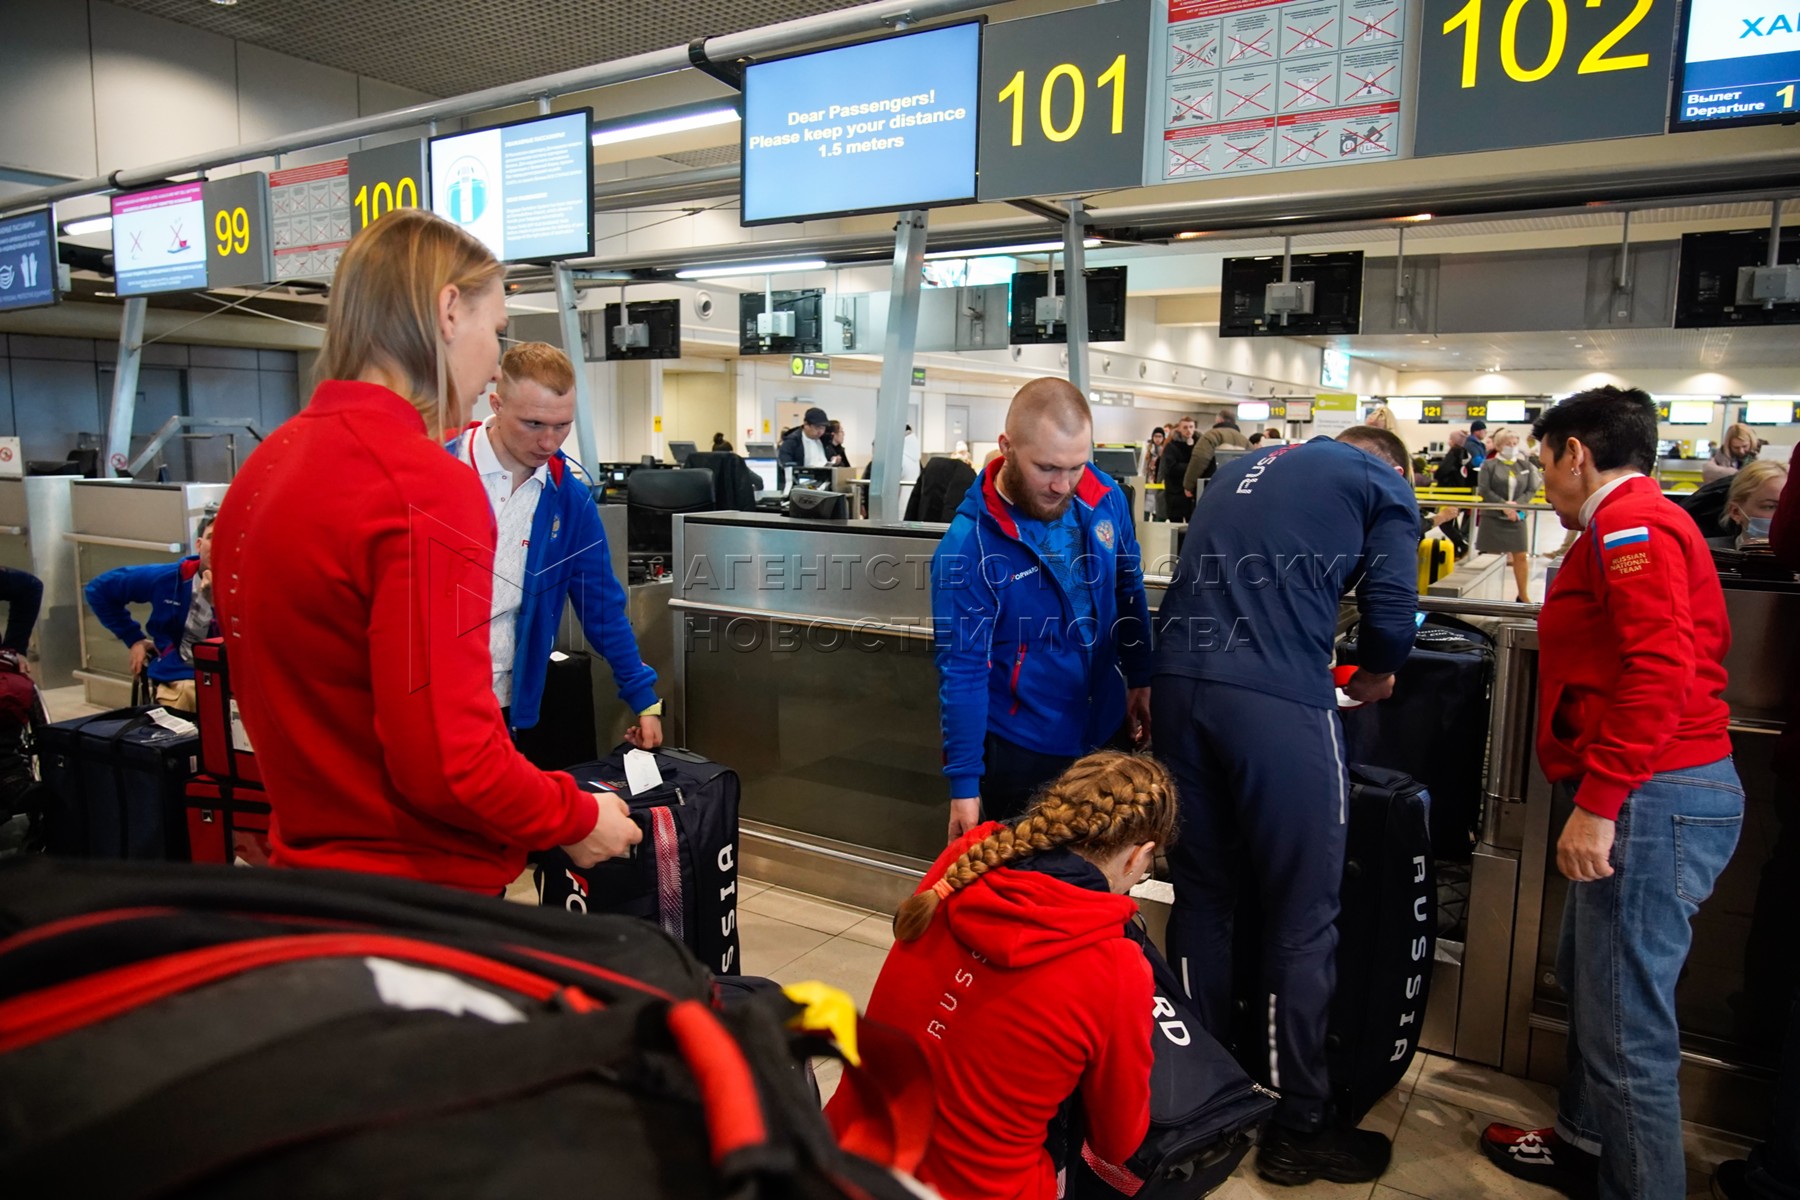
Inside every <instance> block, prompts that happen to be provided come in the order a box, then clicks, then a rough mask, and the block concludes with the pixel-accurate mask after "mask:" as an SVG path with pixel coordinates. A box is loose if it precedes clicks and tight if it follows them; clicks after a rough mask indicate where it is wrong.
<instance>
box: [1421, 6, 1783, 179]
mask: <svg viewBox="0 0 1800 1200" xmlns="http://www.w3.org/2000/svg"><path fill="white" fill-rule="evenodd" d="M1771 2H1772V0H1771ZM1676 3H1677V0H1424V4H1425V23H1424V35H1423V37H1424V46H1423V48H1422V49H1421V52H1420V61H1419V123H1418V129H1417V133H1416V134H1415V136H1414V142H1413V153H1415V154H1417V155H1419V156H1421V157H1426V156H1430V155H1435V154H1464V153H1468V152H1471V151H1476V150H1504V149H1507V148H1509V147H1514V146H1543V145H1549V144H1551V143H1555V142H1581V141H1588V140H1591V139H1595V138H1615V137H1635V136H1638V135H1640V134H1652V133H1661V132H1662V131H1663V116H1664V113H1665V111H1666V109H1667V104H1666V102H1665V97H1666V96H1667V94H1668V86H1669V67H1670V49H1671V46H1672V44H1673V42H1674V40H1675V37H1674V33H1675V8H1676Z"/></svg>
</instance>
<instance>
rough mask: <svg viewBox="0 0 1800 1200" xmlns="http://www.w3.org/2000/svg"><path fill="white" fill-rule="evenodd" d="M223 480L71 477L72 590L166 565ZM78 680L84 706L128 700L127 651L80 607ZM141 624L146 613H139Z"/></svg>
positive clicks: (214, 501) (189, 541) (189, 537)
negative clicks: (123, 572) (133, 569)
mask: <svg viewBox="0 0 1800 1200" xmlns="http://www.w3.org/2000/svg"><path fill="white" fill-rule="evenodd" d="M225 488H226V485H225V484H222V483H138V482H135V481H133V480H129V479H118V480H113V479H78V480H75V481H74V482H73V483H72V484H71V485H70V489H69V510H70V530H69V532H68V534H67V535H65V536H66V540H68V541H70V542H72V543H73V544H74V546H75V585H76V587H77V588H84V587H86V586H87V584H88V583H89V582H90V581H91V580H93V579H94V578H96V577H97V576H99V575H102V574H104V573H105V572H107V571H110V570H112V569H113V568H115V567H124V566H137V565H141V564H145V563H161V562H173V561H175V560H176V559H178V558H181V557H182V556H183V555H185V554H186V553H188V551H189V550H190V548H191V547H192V546H193V544H194V532H195V530H197V529H198V528H199V525H200V519H201V517H202V516H204V515H205V513H206V510H207V509H208V508H211V507H215V506H216V505H218V503H219V502H220V501H221V500H223V499H224V498H225ZM81 614H82V616H81V621H80V626H79V628H80V633H81V637H80V643H81V666H80V668H79V670H78V672H77V675H78V677H79V678H80V679H81V681H82V683H83V684H84V685H85V686H86V688H87V701H88V703H89V704H95V705H99V706H101V707H104V708H118V707H121V706H123V705H125V704H128V703H130V701H131V675H130V652H129V651H128V650H127V649H126V647H125V646H124V645H123V644H121V643H120V641H119V639H118V638H116V637H114V636H113V635H112V634H111V633H109V632H108V631H107V629H106V627H105V626H103V625H101V624H100V622H99V621H98V620H97V619H96V618H95V617H94V614H93V612H92V611H91V610H89V609H88V607H87V606H86V604H83V605H82V606H81ZM137 615H138V619H139V621H140V623H141V622H142V620H143V618H144V616H145V614H143V613H141V612H140V613H139V614H137Z"/></svg>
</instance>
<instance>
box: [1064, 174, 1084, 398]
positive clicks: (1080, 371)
mask: <svg viewBox="0 0 1800 1200" xmlns="http://www.w3.org/2000/svg"><path fill="white" fill-rule="evenodd" d="M1087 225H1088V219H1087V217H1086V216H1085V215H1084V214H1083V213H1082V211H1081V200H1080V198H1079V197H1077V198H1074V199H1071V200H1070V201H1069V220H1068V223H1067V224H1065V225H1064V226H1063V325H1064V327H1065V331H1066V332H1067V334H1068V336H1069V382H1070V383H1072V384H1074V385H1075V389H1076V390H1077V391H1079V392H1080V393H1081V394H1082V395H1083V396H1085V395H1087V394H1088V310H1087V275H1086V274H1085V268H1086V264H1087V252H1086V247H1085V246H1084V245H1083V244H1082V243H1083V241H1084V239H1085V238H1086V237H1087Z"/></svg>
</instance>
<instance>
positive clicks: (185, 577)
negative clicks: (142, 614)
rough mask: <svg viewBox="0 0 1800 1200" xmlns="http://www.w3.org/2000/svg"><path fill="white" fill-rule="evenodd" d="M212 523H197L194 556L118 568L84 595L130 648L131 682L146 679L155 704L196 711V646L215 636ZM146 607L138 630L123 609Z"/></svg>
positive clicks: (94, 581) (109, 629) (102, 621)
mask: <svg viewBox="0 0 1800 1200" xmlns="http://www.w3.org/2000/svg"><path fill="white" fill-rule="evenodd" d="M212 523H213V519H212V518H211V517H206V518H205V519H203V520H202V521H201V522H200V526H199V529H198V531H197V532H196V533H195V534H194V553H193V554H191V555H189V556H188V557H186V558H184V559H181V560H180V561H178V562H172V563H149V564H146V565H144V566H141V567H117V568H115V569H113V570H111V571H107V572H105V573H104V574H101V575H96V576H95V577H94V578H93V579H92V580H91V581H90V582H89V583H88V585H87V587H86V588H85V589H84V590H83V595H85V596H86V597H87V603H88V607H89V608H91V609H93V610H94V616H96V617H98V618H99V619H100V624H102V625H104V626H106V630H107V632H108V633H110V634H112V635H113V636H114V637H116V638H118V639H119V640H120V641H121V642H124V643H125V645H126V646H128V647H129V648H130V649H131V674H132V676H133V678H135V677H137V676H139V675H145V676H147V677H148V678H149V680H150V682H151V684H153V685H154V690H153V693H152V697H153V699H154V700H155V701H156V703H158V704H161V705H163V706H164V707H166V708H173V709H179V710H181V711H182V712H195V711H197V710H198V702H197V699H196V696H195V692H194V643H195V642H200V641H205V640H206V639H207V638H209V637H212V636H214V635H215V634H216V633H217V632H218V622H217V621H216V620H214V618H213V606H212V537H211V533H212ZM132 604H147V605H149V606H150V614H149V616H147V617H146V618H145V619H144V623H143V624H142V625H139V624H138V622H137V619H136V618H134V617H133V616H132V615H131V610H130V609H129V608H128V607H127V606H128V605H132Z"/></svg>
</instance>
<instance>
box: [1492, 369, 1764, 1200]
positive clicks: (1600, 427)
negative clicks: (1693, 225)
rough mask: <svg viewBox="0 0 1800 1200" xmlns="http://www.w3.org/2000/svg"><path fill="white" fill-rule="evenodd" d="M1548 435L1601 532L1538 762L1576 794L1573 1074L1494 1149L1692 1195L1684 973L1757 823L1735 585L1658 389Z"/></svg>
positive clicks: (1560, 1173)
mask: <svg viewBox="0 0 1800 1200" xmlns="http://www.w3.org/2000/svg"><path fill="white" fill-rule="evenodd" d="M1532 432H1533V433H1534V434H1536V435H1537V437H1538V439H1539V441H1540V442H1541V443H1542V444H1543V447H1544V492H1545V495H1546V496H1547V497H1548V498H1549V500H1550V503H1551V505H1552V506H1553V507H1554V508H1555V509H1556V511H1557V515H1558V516H1560V517H1561V518H1562V523H1563V526H1564V527H1565V528H1567V529H1572V530H1577V531H1579V532H1580V535H1581V536H1580V538H1579V539H1578V540H1577V541H1576V542H1575V544H1574V545H1573V546H1571V547H1570V548H1569V551H1568V553H1567V554H1566V555H1565V556H1564V559H1563V566H1562V569H1561V571H1560V572H1559V573H1558V574H1557V577H1556V581H1555V583H1554V584H1553V585H1552V586H1551V588H1550V592H1549V595H1548V597H1547V598H1546V599H1545V601H1544V608H1543V611H1542V613H1541V614H1540V615H1539V617H1538V645H1539V649H1540V654H1539V658H1538V662H1539V666H1538V745H1537V748H1538V758H1539V759H1540V760H1541V761H1542V763H1543V765H1544V774H1545V775H1546V776H1547V777H1548V778H1549V780H1550V782H1551V783H1553V784H1556V785H1558V789H1559V791H1560V792H1562V793H1564V794H1566V795H1568V796H1569V797H1571V798H1572V799H1573V801H1574V804H1575V809H1574V812H1573V813H1572V814H1571V815H1570V817H1569V821H1568V824H1567V825H1566V826H1565V827H1564V828H1563V831H1562V834H1561V836H1560V837H1559V838H1558V840H1557V845H1556V863H1557V867H1558V868H1559V869H1560V870H1561V871H1562V873H1563V874H1564V875H1565V876H1567V877H1568V878H1569V880H1570V887H1569V895H1568V900H1567V902H1566V904H1565V907H1564V910H1563V928H1562V944H1561V947H1560V949H1559V950H1558V953H1557V964H1556V973H1557V978H1558V980H1559V981H1560V982H1561V984H1562V986H1563V990H1564V991H1566V992H1567V993H1568V997H1569V1077H1568V1081H1567V1082H1566V1083H1565V1084H1564V1085H1563V1088H1562V1093H1561V1097H1560V1099H1559V1100H1558V1103H1557V1114H1556V1124H1555V1126H1554V1127H1553V1128H1550V1129H1538V1130H1522V1129H1516V1128H1513V1127H1512V1126H1508V1125H1492V1126H1489V1127H1488V1129H1487V1132H1486V1133H1485V1134H1483V1136H1482V1149H1483V1151H1484V1152H1485V1153H1486V1154H1487V1155H1488V1156H1489V1157H1490V1158H1492V1159H1493V1160H1494V1161H1495V1162H1496V1163H1498V1164H1499V1165H1500V1166H1501V1168H1502V1169H1504V1170H1506V1171H1508V1172H1509V1173H1511V1174H1513V1175H1517V1176H1519V1177H1520V1178H1523V1179H1529V1180H1532V1181H1533V1182H1536V1183H1541V1184H1544V1185H1545V1186H1548V1187H1553V1188H1556V1189H1558V1190H1559V1191H1562V1192H1564V1193H1565V1194H1568V1195H1594V1194H1597V1195H1599V1196H1600V1197H1602V1200H1625V1198H1627V1197H1630V1198H1632V1200H1659V1198H1662V1197H1668V1198H1678V1197H1681V1196H1685V1195H1686V1194H1687V1168H1686V1163H1685V1161H1684V1159H1683V1156H1682V1141H1681V1098H1680V1093H1679V1091H1678V1089H1677V1083H1676V1076H1677V1074H1678V1072H1679V1070H1680V1066H1681V1042H1680V1036H1679V1031H1678V1030H1677V1027H1676V1020H1675V982H1676V980H1677V978H1678V977H1679V976H1680V973H1681V967H1682V963H1683V962H1684V961H1685V960H1686V959H1687V953H1688V947H1689V945H1690V943H1691V942H1692V939H1693V933H1692V930H1691V928H1690V926H1689V922H1690V921H1691V920H1692V918H1693V916H1694V914H1695V913H1696V912H1698V911H1699V908H1700V905H1701V903H1702V902H1703V901H1705V899H1706V898H1707V896H1709V895H1710V894H1711V893H1712V889H1713V884H1714V883H1715V882H1716V881H1717V879H1718V877H1719V874H1720V872H1721V871H1723V870H1724V868H1725V864H1726V863H1727V862H1728V861H1729V860H1730V858H1731V854H1732V851H1733V850H1734V849H1736V847H1737V840H1738V833H1739V830H1740V829H1741V827H1742V826H1743V821H1744V792H1743V788H1742V786H1741V785H1740V784H1739V782H1738V776H1737V769H1736V768H1735V767H1734V766H1733V764H1732V759H1731V737H1730V735H1729V733H1728V732H1727V731H1726V722H1727V720H1728V719H1729V715H1730V714H1729V710H1728V709H1727V707H1726V704H1725V700H1724V698H1723V693H1724V691H1725V668H1724V666H1723V663H1724V659H1725V651H1726V650H1727V649H1728V648H1729V647H1730V645H1731V630H1730V626H1729V624H1728V622H1727V620H1726V614H1725V596H1724V593H1723V591H1722V590H1721V589H1720V587H1719V573H1718V571H1717V569H1716V568H1715V567H1714V566H1713V561H1712V555H1711V553H1710V551H1709V550H1708V548H1707V545H1706V542H1705V541H1704V540H1703V539H1702V538H1701V535H1700V531H1699V529H1698V528H1697V527H1696V526H1695V525H1694V522H1693V519H1692V518H1690V517H1689V516H1688V515H1687V514H1686V513H1684V512H1682V510H1681V509H1679V508H1677V507H1676V506H1675V505H1674V504H1673V503H1671V502H1670V501H1669V500H1667V499H1665V498H1664V497H1663V495H1662V490H1661V489H1660V488H1659V487H1658V486H1657V483H1656V481H1655V480H1654V479H1652V478H1650V477H1649V473H1650V471H1651V469H1652V467H1653V466H1654V463H1655V455H1656V432H1657V430H1656V406H1655V404H1654V403H1653V402H1652V401H1651V399H1650V397H1649V396H1647V395H1645V394H1644V393H1643V392H1641V391H1638V390H1636V389H1630V390H1621V389H1619V388H1614V387H1603V388H1596V389H1593V390H1592V391H1587V392H1582V393H1580V394H1578V395H1575V396H1572V397H1570V398H1569V399H1567V400H1565V401H1563V402H1562V403H1561V404H1559V405H1557V406H1556V407H1554V408H1552V409H1549V410H1548V411H1546V412H1545V413H1544V415H1543V417H1542V418H1540V419H1539V420H1538V422H1537V424H1536V425H1535V426H1534V427H1533V429H1532Z"/></svg>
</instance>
